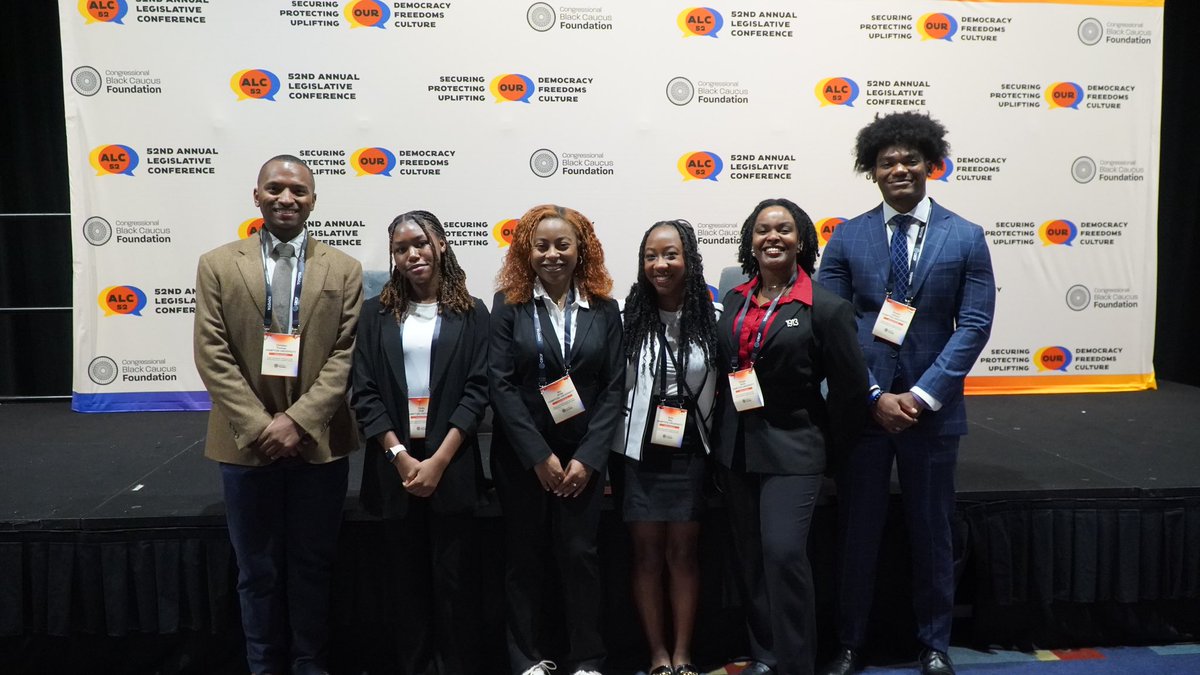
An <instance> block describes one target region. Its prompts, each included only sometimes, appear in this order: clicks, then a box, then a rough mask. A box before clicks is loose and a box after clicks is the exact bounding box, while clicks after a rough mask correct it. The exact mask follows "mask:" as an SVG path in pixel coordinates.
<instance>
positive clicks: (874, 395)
mask: <svg viewBox="0 0 1200 675" xmlns="http://www.w3.org/2000/svg"><path fill="white" fill-rule="evenodd" d="M867 396H869V397H870V398H869V400H868V402H867V406H868V407H874V406H875V404H876V403H879V399H881V398H883V390H882V389H880V388H879V387H876V388H874V389H872V390H871V393H870V394H867Z"/></svg>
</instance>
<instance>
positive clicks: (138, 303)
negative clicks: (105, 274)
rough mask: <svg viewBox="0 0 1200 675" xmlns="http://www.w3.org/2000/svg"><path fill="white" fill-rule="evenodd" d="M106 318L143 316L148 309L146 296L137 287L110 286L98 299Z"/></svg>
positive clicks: (101, 292)
mask: <svg viewBox="0 0 1200 675" xmlns="http://www.w3.org/2000/svg"><path fill="white" fill-rule="evenodd" d="M97 300H98V301H99V303H100V309H101V310H102V311H103V312H104V316H112V315H114V314H132V315H133V316H141V315H142V310H143V309H145V307H146V294H145V293H143V292H142V289H140V288H138V287H137V286H109V287H108V288H106V289H104V290H102V291H100V296H99V297H98V298H97Z"/></svg>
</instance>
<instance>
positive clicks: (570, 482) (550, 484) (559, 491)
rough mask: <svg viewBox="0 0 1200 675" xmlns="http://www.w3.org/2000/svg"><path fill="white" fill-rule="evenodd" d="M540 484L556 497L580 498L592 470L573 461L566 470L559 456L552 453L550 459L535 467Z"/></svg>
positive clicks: (568, 463)
mask: <svg viewBox="0 0 1200 675" xmlns="http://www.w3.org/2000/svg"><path fill="white" fill-rule="evenodd" d="M533 472H534V473H535V474H537V479H538V482H539V483H541V485H542V489H543V490H545V491H546V492H553V493H554V496H555V497H578V496H579V495H581V494H583V491H584V489H586V488H587V484H588V480H590V479H591V477H592V470H591V468H589V467H588V465H586V464H584V463H583V462H581V461H579V460H577V459H572V460H571V461H569V462H567V466H566V468H565V469H564V468H563V465H562V462H560V461H559V460H558V456H557V455H555V454H553V453H551V454H550V456H549V457H547V458H546V459H544V460H542V461H541V462H539V463H537V464H535V465H534V466H533Z"/></svg>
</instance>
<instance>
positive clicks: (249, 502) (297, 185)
mask: <svg viewBox="0 0 1200 675" xmlns="http://www.w3.org/2000/svg"><path fill="white" fill-rule="evenodd" d="M253 194H254V202H255V205H256V206H258V207H259V208H260V209H261V211H262V214H263V221H264V230H265V231H263V232H260V233H259V234H258V235H253V236H251V237H248V238H247V239H243V240H241V241H235V242H232V243H229V244H226V245H224V246H221V247H219V248H217V249H215V250H213V251H209V252H208V253H205V254H204V255H202V256H201V257H200V262H199V266H198V269H197V273H196V320H195V327H194V352H195V361H196V369H197V371H199V373H200V377H201V379H202V380H203V381H204V384H205V387H206V388H207V389H208V393H209V396H210V397H211V399H212V412H211V413H210V415H209V423H208V436H207V438H206V441H205V447H204V454H205V456H206V457H208V458H210V459H213V460H216V461H218V462H220V463H221V476H222V482H223V486H224V493H225V506H226V515H227V520H228V524H229V535H230V540H231V541H232V543H233V548H234V551H235V553H236V554H237V562H238V595H239V598H240V600H241V607H242V625H243V629H244V631H245V634H246V656H247V662H248V665H249V666H250V670H251V671H252V672H255V673H264V672H287V671H288V670H289V669H290V670H291V671H292V672H295V673H322V672H324V669H323V660H324V654H325V649H326V642H327V635H328V628H327V620H326V617H327V614H328V605H329V581H330V574H331V571H332V566H333V558H334V552H335V549H336V543H337V533H338V528H339V525H340V523H341V517H342V507H343V503H344V501H345V498H346V483H347V466H348V464H349V462H347V461H346V460H345V456H346V455H347V454H349V453H350V452H352V451H353V450H354V449H355V448H356V447H358V434H357V431H356V428H355V423H354V419H353V416H352V415H351V414H350V410H349V407H348V404H347V401H346V389H347V385H348V378H349V374H350V360H351V353H352V350H353V347H354V332H355V327H356V325H357V323H358V313H359V308H360V306H361V304H362V267H361V266H360V265H359V263H358V262H357V261H356V260H354V259H353V258H351V257H349V256H347V255H346V254H344V253H341V252H339V251H337V250H335V249H333V248H332V247H330V246H328V245H326V244H323V243H321V242H318V241H316V240H314V239H313V238H312V237H311V236H308V233H307V232H306V231H305V229H304V223H305V221H306V220H307V219H308V214H309V213H310V212H311V211H312V208H313V206H314V205H315V203H316V191H315V184H314V180H313V176H312V172H311V171H310V170H309V168H308V167H307V166H306V165H305V164H304V162H303V161H302V160H300V159H298V158H295V157H291V156H287V155H281V156H279V157H275V158H273V159H271V160H269V161H268V162H267V163H266V164H264V165H263V167H262V169H261V170H260V172H259V176H258V183H257V186H256V187H255V189H254V193H253ZM289 244H290V245H291V250H293V251H294V252H295V255H296V256H302V257H303V262H302V263H296V264H294V267H295V269H293V270H292V283H291V284H287V283H284V284H283V285H284V286H288V287H290V288H293V289H295V288H296V287H297V286H298V287H299V288H300V298H299V306H298V329H299V335H300V348H299V367H298V376H297V377H279V376H268V375H264V374H263V373H262V352H263V345H264V333H265V332H266V326H265V325H264V324H265V322H266V321H267V319H266V318H265V317H267V316H270V315H269V314H268V313H267V294H268V289H269V288H270V287H271V283H270V282H269V281H268V280H269V279H271V278H272V275H271V272H272V270H275V269H277V268H278V267H279V265H280V263H279V260H280V259H282V258H280V257H279V256H280V254H279V253H278V251H279V250H280V249H278V248H277V247H281V246H284V245H289ZM264 251H270V252H271V253H270V254H264ZM283 255H284V256H286V255H287V254H283ZM285 264H286V263H285ZM283 269H284V270H285V271H286V270H287V269H288V267H286V266H285V267H284V268H283ZM301 272H302V274H301ZM298 277H299V278H298ZM275 295H277V294H276V293H275V292H272V296H275ZM288 295H289V297H284V298H280V297H272V300H273V302H275V303H286V304H283V305H282V306H284V307H289V308H294V303H292V302H291V300H292V298H291V297H290V295H291V294H290V293H289V294H288ZM295 311H296V310H295V309H293V312H295ZM271 323H272V326H271V329H270V330H271V332H275V333H286V332H292V331H293V329H294V326H292V325H284V326H279V325H278V321H277V320H272V322H271ZM286 323H288V324H293V323H295V321H294V320H293V321H287V322H286Z"/></svg>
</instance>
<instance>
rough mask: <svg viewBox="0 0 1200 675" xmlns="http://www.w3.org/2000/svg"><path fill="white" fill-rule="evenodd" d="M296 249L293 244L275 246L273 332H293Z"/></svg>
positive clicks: (272, 307) (272, 296)
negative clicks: (293, 269)
mask: <svg viewBox="0 0 1200 675" xmlns="http://www.w3.org/2000/svg"><path fill="white" fill-rule="evenodd" d="M295 263H296V249H295V248H294V247H293V246H292V245H291V244H276V245H275V274H274V275H272V276H271V302H272V305H271V332H273V333H289V332H291V330H292V268H293V266H294V265H295Z"/></svg>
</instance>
